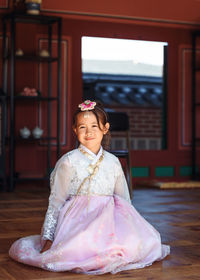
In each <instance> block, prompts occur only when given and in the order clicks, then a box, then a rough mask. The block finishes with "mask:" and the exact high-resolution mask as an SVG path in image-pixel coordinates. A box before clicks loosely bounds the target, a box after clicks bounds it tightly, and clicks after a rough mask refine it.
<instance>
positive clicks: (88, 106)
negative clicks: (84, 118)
mask: <svg viewBox="0 0 200 280" xmlns="http://www.w3.org/2000/svg"><path fill="white" fill-rule="evenodd" d="M95 106H96V102H94V101H90V100H85V101H83V103H81V104H79V105H78V107H79V108H81V111H89V110H93V109H94V107H95Z"/></svg>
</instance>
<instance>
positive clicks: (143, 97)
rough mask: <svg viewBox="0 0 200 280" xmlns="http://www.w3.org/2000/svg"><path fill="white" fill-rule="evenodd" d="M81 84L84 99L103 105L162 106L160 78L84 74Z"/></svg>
mask: <svg viewBox="0 0 200 280" xmlns="http://www.w3.org/2000/svg"><path fill="white" fill-rule="evenodd" d="M83 84H84V98H89V99H95V100H99V101H101V102H103V103H104V104H105V105H127V106H145V107H149V106H151V107H152V106H156V107H161V106H162V101H163V89H162V78H160V77H150V76H126V75H109V74H93V73H84V74H83Z"/></svg>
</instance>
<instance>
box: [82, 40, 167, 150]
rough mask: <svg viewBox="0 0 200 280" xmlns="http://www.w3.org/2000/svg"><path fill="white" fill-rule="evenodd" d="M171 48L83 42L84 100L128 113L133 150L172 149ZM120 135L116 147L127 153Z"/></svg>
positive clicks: (155, 44)
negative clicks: (168, 134)
mask: <svg viewBox="0 0 200 280" xmlns="http://www.w3.org/2000/svg"><path fill="white" fill-rule="evenodd" d="M167 45H168V44H167V43H166V42H150V41H142V40H139V41H138V40H126V39H112V38H99V37H85V36H84V37H82V74H83V97H84V99H92V100H99V101H101V102H102V103H103V104H104V107H105V108H106V109H107V110H114V111H118V112H124V111H125V112H127V114H128V115H129V121H130V133H131V148H132V149H134V150H161V149H166V147H167V141H166V105H167V104H166V94H167V82H166V80H167ZM125 143H126V141H125V139H124V138H123V137H121V136H120V134H118V135H116V137H112V143H111V145H112V148H113V149H121V148H124V146H125V145H126V144H125Z"/></svg>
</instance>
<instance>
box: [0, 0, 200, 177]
mask: <svg viewBox="0 0 200 280" xmlns="http://www.w3.org/2000/svg"><path fill="white" fill-rule="evenodd" d="M77 3H78V5H77ZM176 3H177V7H175V6H174V1H168V2H165V3H164V2H163V1H159V0H156V1H153V0H151V1H139V0H138V1H134V5H133V1H131V0H130V1H126V2H124V1H120V2H117V5H116V1H115V2H114V1H101V2H99V5H97V4H95V2H94V1H89V0H88V1H82V2H80V1H79V2H76V1H56V2H55V1H49V0H48V1H47V0H46V1H44V0H43V4H42V12H43V13H45V14H53V15H58V16H62V17H63V32H62V34H63V40H64V41H67V42H68V49H67V58H66V61H64V62H63V63H67V67H66V69H65V72H64V74H63V75H64V77H63V79H66V81H67V85H66V86H65V88H63V89H62V90H63V91H62V94H63V98H64V96H65V95H66V96H67V97H66V98H67V104H66V108H65V109H66V110H65V111H64V112H65V116H66V120H67V122H66V124H65V126H66V127H67V143H66V145H64V146H63V148H62V153H65V152H66V151H68V150H70V149H71V148H72V146H73V143H74V139H73V137H72V133H71V128H70V127H71V115H72V112H73V111H74V110H75V109H76V106H77V104H78V103H80V101H81V98H82V78H81V74H82V73H81V37H82V36H100V37H111V38H124V39H136V40H151V41H164V42H168V44H169V48H168V98H167V102H168V109H167V110H168V111H167V113H168V117H167V135H168V136H167V137H168V138H167V146H168V148H167V150H163V151H132V166H149V167H151V168H150V178H154V176H155V175H154V167H155V166H174V167H175V177H174V178H173V179H180V175H179V167H180V166H184V165H185V166H189V165H191V150H190V139H191V137H190V135H191V131H190V122H188V119H189V118H190V117H191V111H190V107H188V106H189V105H190V104H189V103H188V102H189V101H188V100H190V96H191V84H190V83H191V68H190V67H191V64H190V63H191V31H192V30H193V29H196V28H198V22H197V21H198V17H199V16H198V11H199V8H200V2H199V1H180V3H181V5H179V4H178V1H176ZM188 3H189V4H188ZM124 4H126V5H124ZM54 11H55V12H54ZM185 11H187V12H185ZM3 12H5V10H3V9H2V13H3ZM193 23H195V24H193ZM37 33H38V36H40V35H39V33H41V34H42V33H43V31H42V30H41V31H40V30H37ZM63 87H64V86H63ZM185 100H186V102H185ZM187 101H188V102H187ZM183 105H184V106H185V107H184V106H183ZM63 110H64V109H63ZM185 131H186V132H185ZM62 133H63V131H62ZM185 133H186V134H185ZM184 137H185V138H184ZM185 139H186V140H187V141H186V140H185ZM186 142H187V143H186ZM38 151H40V153H39V152H38V154H37V157H35V158H34V159H33V162H34V165H35V167H36V169H37V162H38V161H39V162H43V160H42V158H44V155H43V154H42V152H41V149H39V150H38ZM40 158H41V161H40ZM54 163H55V154H54ZM18 164H20V166H21V168H22V169H23V159H22V158H21V159H20V162H19V163H18ZM42 164H45V163H42ZM38 172H39V169H38Z"/></svg>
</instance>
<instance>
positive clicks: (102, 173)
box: [9, 100, 170, 274]
mask: <svg viewBox="0 0 200 280" xmlns="http://www.w3.org/2000/svg"><path fill="white" fill-rule="evenodd" d="M78 108H79V109H78V110H77V112H76V113H75V114H74V118H73V130H74V132H75V134H76V136H77V139H78V141H79V147H78V149H75V150H72V151H71V152H68V153H67V154H65V155H64V156H62V157H61V159H60V160H59V161H58V162H57V163H56V166H55V168H54V170H53V172H52V173H51V178H50V182H51V184H50V185H51V194H50V197H49V206H48V210H47V212H46V216H45V220H44V224H43V227H42V232H41V235H34V236H28V237H24V238H21V239H19V240H17V241H16V242H15V243H14V244H13V245H12V247H11V248H10V251H9V254H10V256H11V257H12V258H13V259H15V260H17V261H19V262H22V263H25V264H29V265H33V266H37V267H41V268H43V269H46V270H51V271H72V272H76V273H85V274H103V273H107V272H111V273H117V272H119V271H123V270H129V269H136V268H143V267H145V266H148V265H151V264H152V263H153V262H154V261H156V260H161V259H163V258H164V257H165V256H167V255H168V254H169V251H170V248H169V246H167V245H162V244H161V239H160V234H159V233H158V232H157V231H156V229H155V228H153V227H152V226H151V225H150V224H149V223H148V222H147V221H146V220H145V219H144V218H143V217H142V216H140V214H139V213H138V212H137V211H136V210H135V208H134V207H133V206H132V205H131V201H130V196H129V191H128V186H127V183H126V180H125V176H124V173H123V171H122V167H121V164H120V162H119V160H118V158H117V157H115V156H114V155H112V154H111V153H109V152H107V151H106V150H104V149H103V147H102V145H103V146H104V144H106V143H107V142H108V138H109V126H110V125H109V122H108V117H107V114H106V112H105V111H104V109H103V108H102V106H100V105H99V104H96V102H94V101H93V102H92V101H90V100H86V101H84V102H83V103H81V104H80V105H79V107H78ZM103 143H104V144H103Z"/></svg>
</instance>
